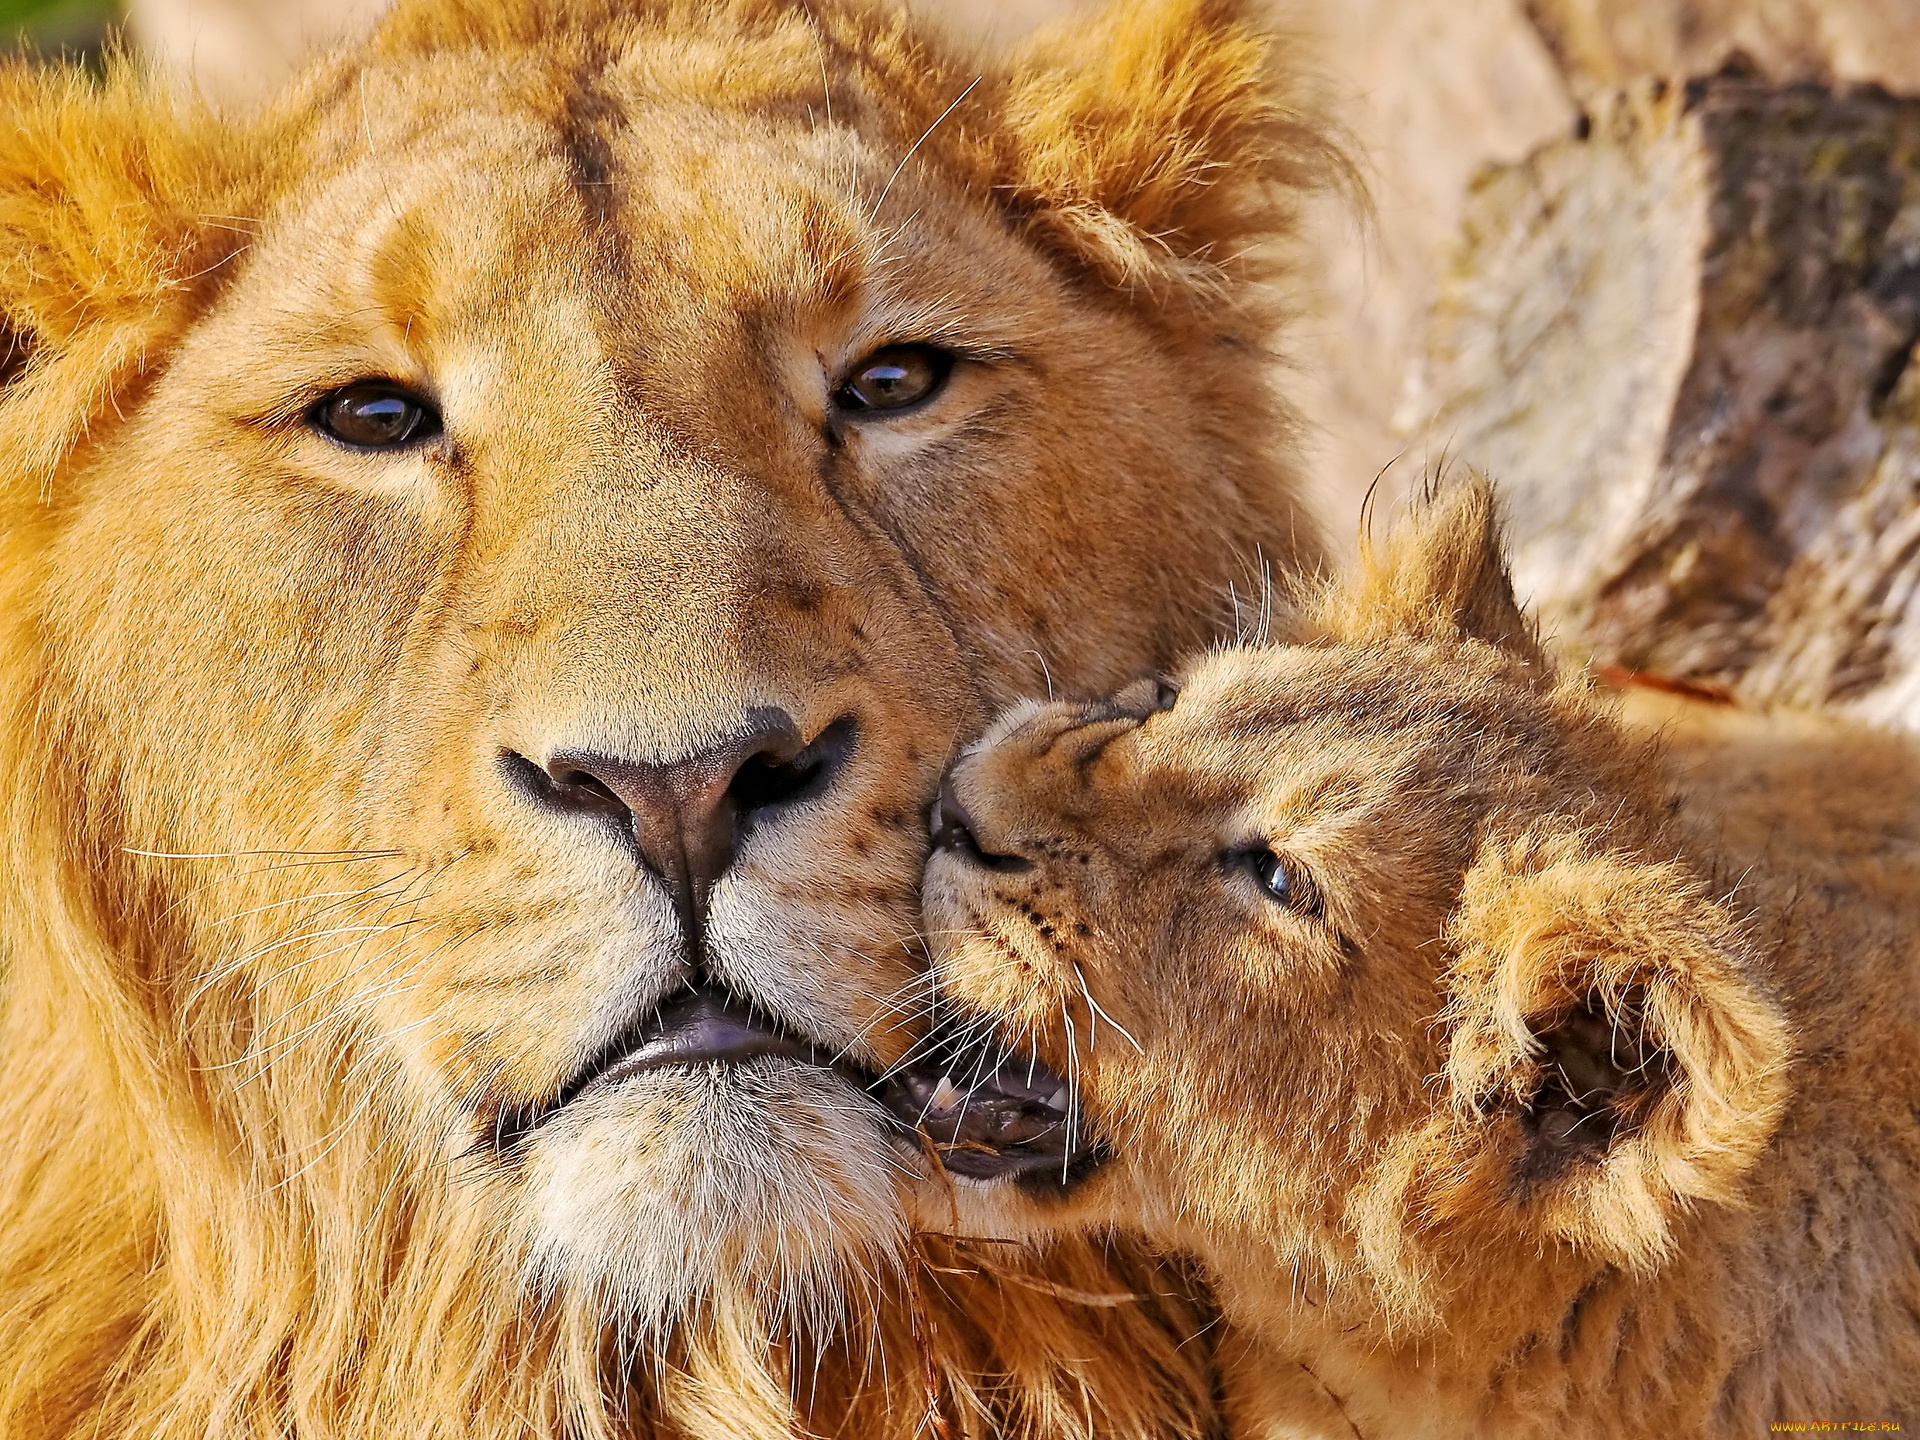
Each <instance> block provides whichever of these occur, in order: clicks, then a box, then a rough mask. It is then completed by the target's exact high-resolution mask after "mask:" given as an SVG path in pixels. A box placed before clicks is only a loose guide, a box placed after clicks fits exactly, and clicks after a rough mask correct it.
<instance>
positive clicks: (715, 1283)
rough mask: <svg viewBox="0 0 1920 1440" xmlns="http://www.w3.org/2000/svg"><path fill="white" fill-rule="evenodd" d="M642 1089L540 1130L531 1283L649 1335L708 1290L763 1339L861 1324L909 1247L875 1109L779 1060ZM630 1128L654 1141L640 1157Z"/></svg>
mask: <svg viewBox="0 0 1920 1440" xmlns="http://www.w3.org/2000/svg"><path fill="white" fill-rule="evenodd" d="M649 1082H651V1083H649ZM642 1083H643V1084H644V1089H643V1090H642V1093H640V1094H639V1095H630V1094H628V1093H626V1092H627V1091H629V1090H633V1089H637V1088H640V1087H639V1086H636V1085H635V1084H634V1083H633V1082H629V1084H628V1086H626V1087H624V1088H623V1089H622V1090H620V1091H615V1092H613V1093H612V1094H608V1095H604V1096H597V1097H587V1098H585V1099H583V1100H580V1101H577V1102H575V1105H574V1106H572V1107H569V1112H568V1113H563V1114H562V1115H560V1116H559V1117H556V1119H555V1120H554V1121H553V1122H552V1123H551V1124H550V1125H549V1126H548V1127H547V1130H546V1132H545V1133H544V1134H543V1135H542V1136H541V1137H540V1141H539V1143H538V1145H537V1146H536V1147H535V1151H536V1153H535V1154H534V1155H533V1156H532V1157H531V1158H530V1160H529V1162H528V1166H527V1174H526V1185H527V1193H528V1196H529V1199H530V1202H531V1205H532V1208H533V1210H534V1212H535V1215H536V1217H537V1219H536V1222H535V1223H536V1227H537V1228H536V1231H535V1239H534V1243H533V1246H532V1252H531V1255H530V1257H529V1272H528V1275H529V1283H530V1285H531V1288H532V1290H533V1291H534V1293H536V1294H539V1295H551V1294H556V1293H563V1292H564V1293H575V1294H579V1295H582V1296H587V1297H593V1303H594V1306H595V1308H599V1309H601V1310H602V1311H603V1313H604V1314H606V1315H607V1316H608V1317H609V1318H610V1319H617V1320H618V1321H619V1323H621V1324H622V1325H623V1326H626V1327H628V1328H629V1329H631V1331H632V1332H633V1333H634V1335H635V1336H636V1338H638V1339H640V1340H642V1341H644V1342H645V1343H647V1344H649V1345H654V1344H659V1343H664V1342H666V1341H668V1340H670V1338H671V1336H672V1334H673V1332H674V1329H675V1327H676V1325H678V1324H681V1323H684V1321H685V1317H686V1315H687V1312H688V1310H689V1309H690V1308H691V1309H695V1310H698V1309H701V1308H703V1307H704V1305H705V1304H706V1303H707V1301H706V1298H705V1297H710V1296H713V1295H715V1294H716V1293H725V1294H729V1295H732V1296H737V1297H739V1300H740V1301H741V1302H743V1303H750V1304H751V1307H752V1309H753V1311H754V1313H756V1314H757V1315H759V1316H760V1317H762V1319H763V1320H764V1322H765V1323H766V1324H767V1326H768V1327H769V1328H770V1329H771V1330H773V1331H775V1332H780V1331H797V1332H803V1333H807V1334H810V1335H813V1336H816V1337H820V1338H826V1339H830V1338H831V1337H832V1336H834V1335H837V1334H840V1333H843V1332H844V1331H845V1330H846V1329H847V1322H848V1320H849V1310H850V1309H853V1310H856V1311H857V1312H858V1313H859V1314H861V1315H862V1316H867V1317H870V1316H871V1314H872V1312H873V1307H874V1305H875V1303H876V1301H877V1298H878V1290H879V1287H880V1285H881V1282H882V1277H883V1276H884V1275H893V1276H898V1274H899V1273H900V1272H901V1270H902V1269H903V1266H904V1261H905V1257H906V1242H907V1233H906V1227H905V1223H904V1221H903V1219H902V1215H901V1200H900V1197H899V1195H898V1194H897V1193H896V1191H897V1190H898V1188H899V1184H900V1181H901V1178H902V1172H903V1170H904V1166H903V1165H902V1163H901V1161H900V1160H899V1159H897V1158H896V1157H895V1155H894V1150H893V1142H892V1141H890V1140H889V1139H888V1138H887V1137H886V1136H884V1135H883V1134H882V1133H881V1131H880V1125H881V1124H882V1123H884V1120H885V1117H884V1115H883V1114H882V1113H881V1112H879V1111H878V1109H877V1108H870V1107H869V1106H868V1104H867V1102H865V1101H864V1100H863V1099H862V1098H861V1097H859V1096H858V1095H857V1094H856V1093H855V1092H853V1091H852V1090H851V1089H850V1088H849V1087H848V1086H847V1085H846V1084H844V1083H843V1082H841V1081H840V1080H839V1079H838V1078H837V1077H835V1076H833V1075H831V1074H828V1073H825V1072H822V1071H819V1070H815V1069H812V1068H810V1067H804V1066H799V1065H794V1064H790V1063H787V1062H784V1061H771V1062H768V1061H757V1062H751V1063H749V1064H748V1065H744V1066H732V1067H721V1066H711V1067H707V1068H705V1069H702V1070H698V1071H695V1072H693V1073H691V1074H688V1073H686V1072H674V1073H673V1075H672V1076H671V1078H669V1077H668V1076H664V1075H663V1076H661V1077H659V1078H658V1080H657V1081H654V1080H653V1077H644V1078H643V1082H642ZM576 1109H577V1110H578V1111H579V1112H580V1113H578V1114H574V1113H571V1111H572V1110H576ZM649 1122H651V1123H649ZM636 1134H647V1135H649V1136H651V1137H652V1138H651V1139H650V1141H649V1142H648V1143H647V1144H646V1145H645V1146H644V1147H642V1148H640V1149H639V1150H636V1147H635V1146H634V1144H633V1136H634V1135H636ZM690 1301H691V1304H690ZM729 1303H733V1302H729Z"/></svg>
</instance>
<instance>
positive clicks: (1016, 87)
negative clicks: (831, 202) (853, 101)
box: [1001, 0, 1359, 288]
mask: <svg viewBox="0 0 1920 1440" xmlns="http://www.w3.org/2000/svg"><path fill="white" fill-rule="evenodd" d="M1251 9H1252V7H1251V5H1250V4H1248V3H1246V0H1116V3H1113V4H1111V5H1109V6H1108V7H1107V8H1106V9H1104V10H1102V11H1099V12H1096V13H1095V14H1093V15H1091V16H1084V15H1083V16H1077V17H1073V18H1072V19H1070V20H1068V21H1066V22H1063V23H1062V24H1059V25H1056V26H1054V27H1051V28H1049V29H1047V30H1044V31H1041V32H1040V33H1039V34H1037V35H1035V36H1033V37H1032V38H1031V39H1030V40H1029V41H1028V42H1027V44H1026V45H1024V46H1023V47H1022V48H1021V49H1020V51H1018V52H1017V53H1016V55H1015V56H1014V59H1013V70H1012V74H1011V77H1010V80H1009V85H1008V90H1007V98H1006V110H1005V116H1004V119H1005V123H1006V125H1007V128H1008V130H1009V132H1010V134H1011V136H1012V153H1011V154H1010V156H1009V157H1008V158H1007V160H1006V162H1005V168H1006V171H1007V173H1006V174H1004V175H1003V176H1002V180H1001V184H1002V186H1003V189H1004V190H1005V191H1006V192H1008V193H1009V194H1010V196H1011V198H1012V201H1013V204H1014V206H1015V207H1016V208H1017V209H1019V210H1021V211H1023V212H1025V213H1026V214H1027V216H1028V218H1029V223H1030V224H1031V225H1032V226H1033V227H1034V229H1035V230H1036V231H1037V232H1038V233H1039V234H1041V235H1042V236H1043V237H1048V238H1050V239H1051V240H1052V241H1053V242H1054V243H1055V244H1056V245H1057V246H1058V247H1059V248H1060V249H1062V250H1063V251H1066V252H1068V253H1070V254H1073V255H1075V256H1077V257H1079V258H1080V259H1081V260H1082V261H1083V262H1084V263H1087V264H1090V265H1091V266H1092V267H1093V268H1094V270H1095V271H1096V272H1097V273H1099V274H1101V275H1102V276H1103V277H1104V278H1105V279H1107V280H1108V281H1110V282H1111V283H1114V284H1118V285H1123V286H1134V285H1147V286H1157V285H1160V284H1162V283H1163V282H1173V283H1176V284H1177V283H1180V282H1183V281H1184V282H1191V281H1193V280H1195V279H1201V280H1203V281H1205V280H1207V279H1212V278H1215V277H1217V276H1218V275H1219V274H1220V273H1221V272H1222V270H1223V269H1225V268H1226V267H1229V266H1231V265H1232V264H1233V262H1235V261H1236V260H1238V259H1239V258H1240V256H1241V252H1243V251H1244V250H1246V249H1247V248H1248V247H1249V246H1252V245H1254V244H1255V243H1256V242H1258V241H1260V240H1263V239H1267V238H1271V237H1275V236H1279V235H1283V234H1286V233H1289V232H1291V230H1292V229H1293V228H1294V224H1295V221H1294V206H1295V204H1296V202H1297V200H1298V197H1299V196H1300V195H1301V194H1302V193H1303V192H1306V191H1312V190H1321V189H1326V188H1330V187H1331V188H1341V189H1346V190H1348V191H1349V192H1350V193H1356V194H1357V193H1358V190H1359V186H1358V184H1357V182H1356V180H1355V178H1354V177H1355V171H1354V169H1353V167H1352V165H1351V164H1350V163H1349V162H1348V160H1347V159H1346V158H1345V156H1344V154H1343V152H1342V151H1341V149H1340V147H1339V145H1338V144H1337V143H1336V142H1335V141H1334V139H1333V138H1332V134H1331V131H1330V128H1329V126H1328V125H1327V124H1326V123H1324V122H1323V121H1321V120H1319V119H1316V118H1315V117H1314V114H1313V107H1312V106H1311V105H1310V104H1309V101H1308V95H1307V87H1306V85H1305V83H1304V81H1303V79H1302V77H1301V75H1300V74H1299V73H1298V71H1297V70H1294V69H1291V68H1290V66H1289V61H1290V58H1291V57H1290V56H1289V55H1288V53H1287V51H1288V46H1287V45H1286V44H1285V42H1283V41H1281V40H1279V39H1277V38H1275V37H1273V36H1271V35H1267V34H1263V33H1262V32H1261V31H1260V30H1259V29H1258V28H1257V27H1256V26H1255V25H1254V24H1253V23H1252V21H1251V19H1250V11H1251ZM1203 288H1205V287H1204V285H1203Z"/></svg>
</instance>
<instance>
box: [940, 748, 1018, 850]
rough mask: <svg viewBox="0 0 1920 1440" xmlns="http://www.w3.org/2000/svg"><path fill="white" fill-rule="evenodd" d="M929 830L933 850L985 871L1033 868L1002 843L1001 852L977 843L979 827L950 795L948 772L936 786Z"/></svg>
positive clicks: (955, 798)
mask: <svg viewBox="0 0 1920 1440" xmlns="http://www.w3.org/2000/svg"><path fill="white" fill-rule="evenodd" d="M929 829H930V830H931V833H932V836H933V848H934V849H935V850H948V851H951V852H953V853H954V854H955V855H958V856H959V857H960V858H961V859H963V860H968V861H971V862H972V863H973V864H975V865H979V866H982V867H984V868H985V869H988V870H1000V871H1016V870H1026V869H1028V868H1030V867H1031V866H1032V864H1033V862H1032V861H1031V860H1029V859H1028V858H1027V857H1026V856H1024V855H1017V854H1013V853H1011V852H1010V847H1007V846H1005V843H1004V842H1000V843H1001V846H1002V848H999V849H989V848H988V847H987V846H985V845H983V844H981V843H980V828H979V825H978V824H977V822H976V821H975V820H974V818H973V816H972V815H971V814H969V813H968V811H967V808H966V807H965V806H964V805H962V804H961V803H960V797H959V796H958V795H956V794H955V793H954V789H953V775H952V772H948V774H947V777H946V778H945V779H944V780H942V781H941V782H940V794H939V796H938V797H937V798H936V799H935V800H934V802H933V817H932V820H931V822H930V825H929Z"/></svg>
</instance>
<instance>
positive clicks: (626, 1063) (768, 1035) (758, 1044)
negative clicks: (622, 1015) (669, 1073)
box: [493, 986, 875, 1151]
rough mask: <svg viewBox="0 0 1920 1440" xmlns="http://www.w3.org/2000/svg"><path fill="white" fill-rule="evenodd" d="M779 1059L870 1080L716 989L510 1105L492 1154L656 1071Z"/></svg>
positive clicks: (670, 1008)
mask: <svg viewBox="0 0 1920 1440" xmlns="http://www.w3.org/2000/svg"><path fill="white" fill-rule="evenodd" d="M763 1057H777V1058H781V1059H786V1060H794V1061H798V1062H799V1063H801V1064H803V1065H813V1066H817V1067H818V1068H820V1069H823V1070H832V1071H836V1072H838V1073H839V1074H841V1075H842V1076H843V1077H844V1078H845V1079H847V1080H848V1081H849V1082H851V1083H852V1084H854V1085H855V1086H857V1087H859V1088H862V1089H865V1088H867V1087H868V1086H870V1085H872V1084H873V1083H875V1082H874V1077H873V1076H871V1075H869V1074H867V1073H866V1072H865V1071H862V1070H860V1069H859V1068H858V1067H857V1066H854V1065H851V1064H849V1063H847V1062H846V1061H844V1060H843V1059H841V1058H840V1057H839V1056H837V1055H836V1054H834V1053H833V1052H832V1051H831V1050H826V1049H823V1048H822V1047H821V1046H819V1045H816V1044H814V1043H812V1042H811V1041H808V1040H805V1039H802V1038H801V1037H799V1036H796V1035H794V1034H793V1033H791V1032H790V1031H789V1030H787V1029H786V1028H785V1027H784V1026H782V1025H781V1024H780V1023H779V1021H777V1020H776V1019H774V1018H773V1017H772V1016H770V1015H768V1014H767V1013H766V1012H765V1011H764V1010H761V1009H760V1008H759V1007H757V1006H755V1005H752V1004H750V1003H748V1002H747V1001H745V1000H742V999H740V998H739V997H738V996H735V995H731V994H729V993H727V992H726V991H723V990H720V989H717V988H714V987H710V986H708V987H701V988H698V989H689V990H687V991H686V992H685V993H684V994H681V995H678V996H675V997H674V998H673V999H671V1000H669V1001H667V1002H666V1003H664V1004H662V1005H660V1006H658V1007H657V1008H656V1009H655V1010H654V1011H653V1012H652V1013H651V1014H650V1015H649V1016H648V1017H647V1019H646V1020H645V1022H644V1023H642V1024H641V1025H639V1026H638V1027H636V1028H635V1029H632V1030H629V1031H627V1032H626V1033H624V1034H622V1035H620V1036H618V1037H617V1038H616V1039H614V1040H613V1041H612V1042H611V1043H609V1044H608V1045H607V1046H605V1047H604V1048H603V1049H602V1050H601V1051H600V1052H599V1053H598V1054H597V1055H595V1056H593V1057H592V1058H591V1059H589V1060H588V1061H587V1062H586V1063H585V1064H584V1065H582V1066H581V1067H580V1068H579V1069H578V1070H576V1071H575V1072H574V1073H573V1075H572V1077H571V1078H569V1079H568V1080H567V1081H565V1082H564V1083H563V1084H562V1085H561V1086H560V1087H559V1089H558V1090H557V1091H555V1092H554V1093H553V1094H552V1095H551V1096H549V1097H548V1098H546V1099H544V1100H541V1101H537V1102H535V1103H532V1104H528V1105H517V1106H515V1105H509V1106H507V1107H505V1108H504V1109H503V1110H502V1111H501V1113H500V1115H499V1116H498V1117H497V1118H496V1120H495V1123H494V1129H493V1139H494V1145H495V1148H496V1149H498V1150H501V1151H508V1150H511V1149H512V1148H513V1147H514V1146H515V1145H516V1144H517V1143H518V1142H520V1141H521V1140H523V1139H525V1138H526V1137H527V1136H528V1135H530V1134H531V1133H532V1132H533V1131H535V1130H537V1129H539V1128H540V1127H541V1126H542V1125H544V1124H545V1123H546V1122H547V1121H549V1120H551V1119H552V1118H553V1117H554V1116H556V1115H558V1114H559V1113H560V1112H561V1111H562V1110H564V1109H566V1108H567V1107H568V1106H569V1105H571V1104H573V1103H574V1102H575V1101H576V1100H582V1099H585V1098H587V1097H589V1096H593V1095H598V1094H603V1093H605V1092H606V1091H609V1090H612V1089H614V1088H615V1087H616V1086H619V1085H622V1084H624V1083H626V1082H627V1081H629V1080H632V1079H633V1078H634V1077H636V1076H639V1075H643V1074H646V1073H647V1072H649V1071H653V1070H665V1069H669V1068H672V1067H677V1066H679V1067H684V1066H692V1065H707V1064H721V1065H724V1064H737V1063H740V1062H743V1061H748V1060H755V1059H760V1058H763Z"/></svg>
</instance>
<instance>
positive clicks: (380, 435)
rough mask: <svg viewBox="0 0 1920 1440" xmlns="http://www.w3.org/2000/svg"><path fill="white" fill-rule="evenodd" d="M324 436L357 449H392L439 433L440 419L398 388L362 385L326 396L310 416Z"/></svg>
mask: <svg viewBox="0 0 1920 1440" xmlns="http://www.w3.org/2000/svg"><path fill="white" fill-rule="evenodd" d="M309 418H310V420H311V423H312V424H313V427H314V428H315V429H317V430H319V431H320V432H321V433H322V434H323V435H327V436H330V437H332V438H333V439H335V440H338V441H339V442H340V443H341V444H343V445H351V446H353V448H354V449H356V450H394V449H398V448H399V447H400V446H402V445H410V444H412V443H413V442H414V441H416V440H425V439H427V438H429V437H431V436H434V435H437V434H439V433H440V416H439V413H438V412H437V411H436V410H434V408H433V407H432V406H431V405H429V404H428V403H427V402H426V401H425V400H422V399H421V398H420V397H419V396H417V395H414V394H411V393H410V392H408V391H406V390H403V389H402V388H400V387H399V386H398V385H392V384H386V383H380V382H371V381H369V382H362V383H360V384H357V385H348V386H345V387H344V388H342V389H339V390H336V391H334V392H333V393H332V394H331V395H328V396H325V397H323V398H322V399H321V401H320V403H319V404H317V405H315V406H314V407H313V410H312V412H311V414H310V416H309Z"/></svg>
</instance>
